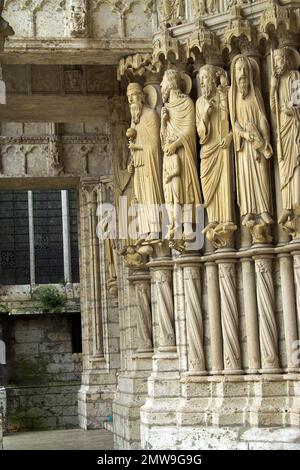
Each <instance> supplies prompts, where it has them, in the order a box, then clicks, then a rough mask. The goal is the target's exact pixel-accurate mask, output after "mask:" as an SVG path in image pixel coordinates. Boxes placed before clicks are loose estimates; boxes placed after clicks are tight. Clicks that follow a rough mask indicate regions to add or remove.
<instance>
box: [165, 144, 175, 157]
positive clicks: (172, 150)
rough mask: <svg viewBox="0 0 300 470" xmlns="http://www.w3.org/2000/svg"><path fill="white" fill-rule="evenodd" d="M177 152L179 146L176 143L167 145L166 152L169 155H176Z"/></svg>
mask: <svg viewBox="0 0 300 470" xmlns="http://www.w3.org/2000/svg"><path fill="white" fill-rule="evenodd" d="M176 150H177V146H176V144H175V143H173V144H166V145H165V152H166V154H167V155H173V154H174V153H176Z"/></svg>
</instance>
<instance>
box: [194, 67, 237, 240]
mask: <svg viewBox="0 0 300 470" xmlns="http://www.w3.org/2000/svg"><path fill="white" fill-rule="evenodd" d="M220 79H221V84H220V85H219V87H218V80H219V81H220ZM200 86H201V93H202V96H201V97H200V98H199V99H198V101H197V104H196V120H197V130H198V134H199V137H200V144H201V185H202V191H203V196H204V203H205V207H206V210H207V214H208V221H209V223H208V225H207V226H206V227H205V229H204V233H206V237H207V238H208V240H209V241H210V242H211V243H212V244H213V245H214V246H215V247H217V248H221V247H225V246H226V245H227V244H228V242H229V241H230V238H231V235H232V233H233V231H235V230H236V229H237V226H236V225H235V224H234V223H233V220H234V217H233V207H232V193H233V188H232V164H231V158H232V152H231V142H232V132H230V131H229V109H228V98H227V92H228V86H227V77H226V73H225V71H224V70H222V69H221V68H219V67H215V66H213V65H204V66H203V67H201V68H200Z"/></svg>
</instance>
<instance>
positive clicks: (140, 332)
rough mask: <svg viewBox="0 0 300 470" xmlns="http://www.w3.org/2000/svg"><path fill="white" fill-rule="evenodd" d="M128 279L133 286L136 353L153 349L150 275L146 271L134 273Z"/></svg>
mask: <svg viewBox="0 0 300 470" xmlns="http://www.w3.org/2000/svg"><path fill="white" fill-rule="evenodd" d="M129 281H131V282H132V283H133V285H134V286H135V293H136V305H137V308H138V315H137V336H138V337H137V345H138V348H137V353H145V352H151V351H153V341H152V313H151V292H150V276H149V273H148V272H141V273H134V274H132V275H131V276H129Z"/></svg>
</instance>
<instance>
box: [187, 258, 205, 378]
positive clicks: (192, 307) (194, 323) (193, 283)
mask: <svg viewBox="0 0 300 470" xmlns="http://www.w3.org/2000/svg"><path fill="white" fill-rule="evenodd" d="M183 276H184V292H185V306H186V325H187V344H188V365H189V373H190V374H191V375H206V374H207V373H206V370H205V356H204V342H203V341H204V329H203V319H202V308H201V283H200V266H199V265H197V264H187V265H184V266H183Z"/></svg>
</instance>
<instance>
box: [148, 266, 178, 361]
mask: <svg viewBox="0 0 300 470" xmlns="http://www.w3.org/2000/svg"><path fill="white" fill-rule="evenodd" d="M172 267H173V264H172V261H171V260H162V261H161V263H160V262H159V261H158V260H155V265H154V264H151V265H150V269H151V272H152V276H153V281H154V286H155V295H156V301H157V311H158V324H159V340H158V344H159V347H158V351H159V352H175V351H176V341H175V324H174V322H175V320H174V302H173V289H172Z"/></svg>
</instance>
